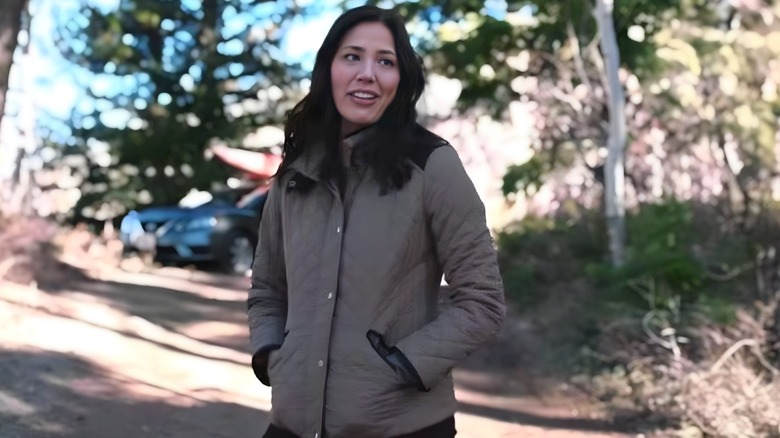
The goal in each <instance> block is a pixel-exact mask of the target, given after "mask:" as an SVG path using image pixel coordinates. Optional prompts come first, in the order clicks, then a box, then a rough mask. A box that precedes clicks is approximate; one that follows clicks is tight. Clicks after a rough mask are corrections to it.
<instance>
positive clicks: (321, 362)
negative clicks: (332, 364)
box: [317, 361, 325, 367]
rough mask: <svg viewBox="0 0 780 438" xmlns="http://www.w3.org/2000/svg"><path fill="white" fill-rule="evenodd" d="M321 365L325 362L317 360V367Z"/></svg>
mask: <svg viewBox="0 0 780 438" xmlns="http://www.w3.org/2000/svg"><path fill="white" fill-rule="evenodd" d="M323 365H325V362H323V361H319V362H317V366H318V367H321V366H323Z"/></svg>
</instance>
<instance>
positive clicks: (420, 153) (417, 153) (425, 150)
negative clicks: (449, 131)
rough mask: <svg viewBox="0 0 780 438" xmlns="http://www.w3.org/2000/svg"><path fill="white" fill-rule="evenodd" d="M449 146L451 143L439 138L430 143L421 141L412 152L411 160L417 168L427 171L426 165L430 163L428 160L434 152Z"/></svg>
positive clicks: (431, 140)
mask: <svg viewBox="0 0 780 438" xmlns="http://www.w3.org/2000/svg"><path fill="white" fill-rule="evenodd" d="M426 140H428V139H426ZM449 145H450V143H449V142H448V141H447V140H444V139H443V138H438V137H437V138H435V139H430V140H429V141H421V142H419V143H418V144H417V145H416V147H415V148H414V150H412V154H411V157H410V158H411V160H412V162H413V163H414V164H415V165H416V166H417V167H419V168H420V169H422V170H425V165H426V164H427V163H428V158H430V156H431V154H432V153H433V151H435V150H436V149H438V148H440V147H442V146H449Z"/></svg>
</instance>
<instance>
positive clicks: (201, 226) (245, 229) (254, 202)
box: [120, 187, 267, 275]
mask: <svg viewBox="0 0 780 438" xmlns="http://www.w3.org/2000/svg"><path fill="white" fill-rule="evenodd" d="M266 196H267V187H259V188H256V189H254V190H252V191H250V192H249V193H247V194H245V195H244V196H241V197H240V198H239V199H238V201H237V202H230V201H226V200H225V199H215V200H212V201H209V202H206V203H205V204H202V205H198V206H195V207H187V206H172V207H152V208H148V209H145V210H142V211H135V210H133V211H131V212H129V213H128V214H127V215H126V216H125V217H124V218H123V219H122V224H121V227H120V239H121V240H122V242H123V243H124V245H125V249H126V251H140V252H147V253H149V252H150V253H153V254H154V257H155V260H156V261H158V262H160V263H163V264H178V265H183V264H190V263H193V264H196V263H204V262H212V263H216V265H217V266H219V267H220V268H221V269H222V270H223V271H226V272H229V273H233V274H242V275H243V274H246V273H247V272H249V270H251V268H252V261H253V260H254V250H255V246H256V245H257V232H258V227H259V225H260V216H261V214H262V211H263V206H264V205H265V200H266Z"/></svg>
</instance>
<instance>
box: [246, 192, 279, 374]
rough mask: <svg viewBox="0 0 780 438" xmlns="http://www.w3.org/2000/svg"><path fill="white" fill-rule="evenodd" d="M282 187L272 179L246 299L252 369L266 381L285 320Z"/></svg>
mask: <svg viewBox="0 0 780 438" xmlns="http://www.w3.org/2000/svg"><path fill="white" fill-rule="evenodd" d="M280 198H281V191H280V187H279V183H278V180H276V179H274V181H273V182H272V183H271V188H270V190H269V192H268V198H267V199H266V202H265V206H264V207H263V213H262V217H261V220H260V231H259V233H258V242H257V249H256V250H255V260H254V264H253V266H252V286H251V288H250V289H249V296H248V299H247V313H248V319H249V338H250V343H251V348H252V352H253V356H252V369H253V370H254V372H255V375H256V376H257V377H258V379H259V380H260V381H261V382H262V383H263V384H265V385H270V383H269V381H268V374H267V373H268V371H267V359H268V354H269V353H270V352H271V351H272V350H276V349H278V348H279V347H281V345H282V342H284V327H285V324H286V320H287V278H286V270H285V261H284V245H283V242H282V217H281V199H280Z"/></svg>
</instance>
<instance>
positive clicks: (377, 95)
mask: <svg viewBox="0 0 780 438" xmlns="http://www.w3.org/2000/svg"><path fill="white" fill-rule="evenodd" d="M330 77H331V88H332V90H333V101H334V102H335V103H336V109H337V110H338V112H339V114H340V115H341V135H342V136H346V135H348V134H350V133H352V132H354V131H356V130H358V129H361V128H364V127H366V126H369V125H371V124H373V123H375V122H376V121H378V120H379V119H380V118H381V117H382V114H384V112H385V109H387V106H388V105H390V103H391V102H392V101H393V99H394V98H395V93H396V90H397V89H398V82H399V81H400V79H401V74H400V72H399V69H398V58H397V56H396V53H395V42H394V41H393V35H392V34H391V33H390V31H389V30H388V29H387V27H385V25H384V24H382V23H361V24H358V25H357V26H355V27H353V28H352V29H351V30H350V31H349V32H347V34H346V35H344V38H343V39H342V40H341V44H340V45H339V48H338V51H337V52H336V56H335V57H334V58H333V63H332V64H331V67H330Z"/></svg>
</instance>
